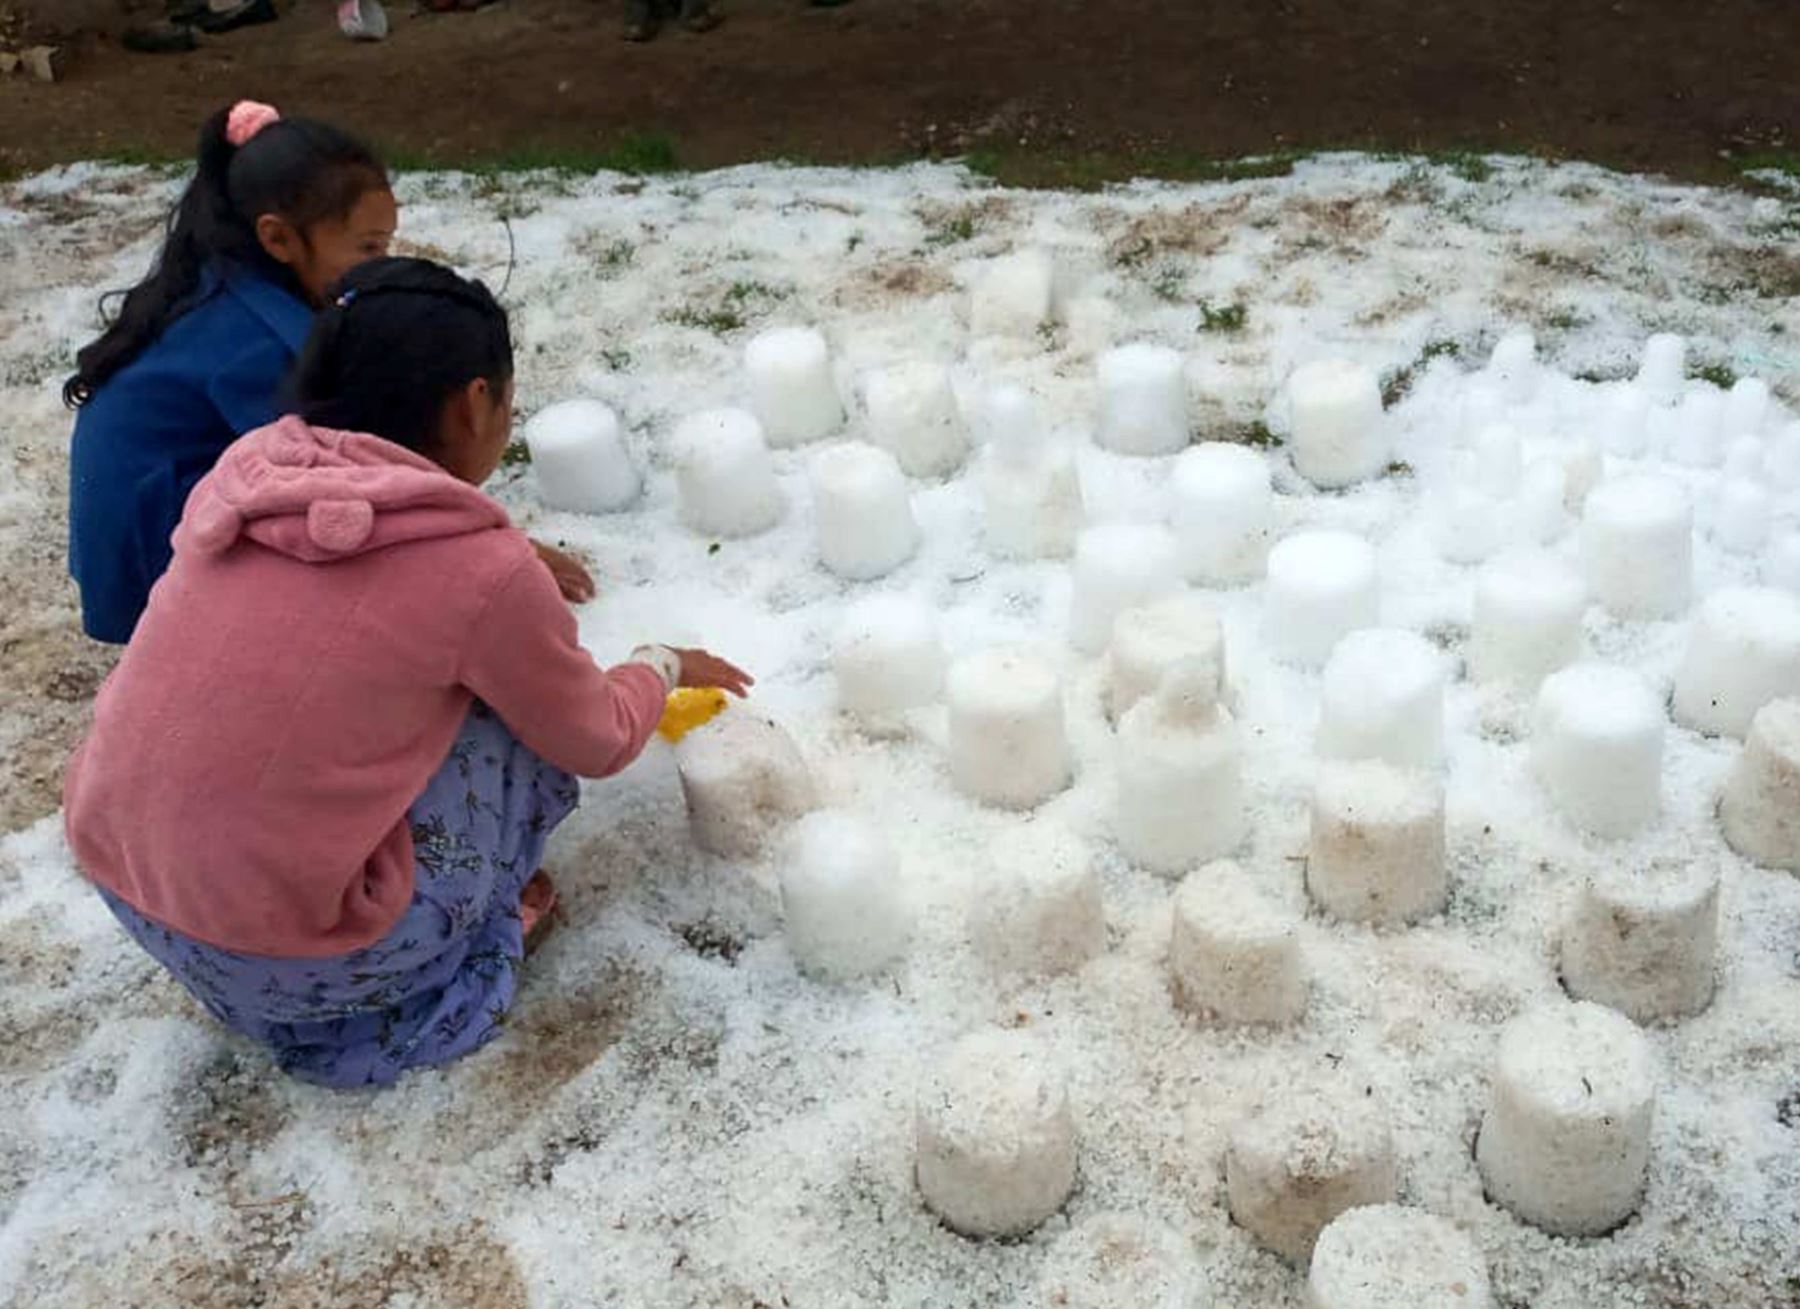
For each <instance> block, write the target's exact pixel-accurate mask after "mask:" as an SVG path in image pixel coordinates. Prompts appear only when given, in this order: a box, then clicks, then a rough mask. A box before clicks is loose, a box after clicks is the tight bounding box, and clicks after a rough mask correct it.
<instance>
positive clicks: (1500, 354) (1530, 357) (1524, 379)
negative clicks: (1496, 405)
mask: <svg viewBox="0 0 1800 1309" xmlns="http://www.w3.org/2000/svg"><path fill="white" fill-rule="evenodd" d="M1487 370H1488V374H1489V375H1490V376H1491V377H1493V378H1494V380H1495V381H1496V382H1497V383H1499V386H1500V392H1501V394H1502V395H1504V396H1505V397H1506V399H1507V400H1508V402H1509V403H1512V404H1524V403H1526V402H1527V401H1529V400H1530V399H1531V397H1532V396H1533V395H1535V394H1536V393H1537V388H1538V362H1537V338H1536V337H1535V336H1533V335H1532V334H1531V333H1530V332H1527V331H1517V332H1508V333H1507V334H1506V335H1505V336H1503V337H1501V338H1500V340H1499V341H1498V342H1497V343H1496V344H1495V346H1494V353H1493V354H1492V355H1490V356H1489V357H1488V369H1487Z"/></svg>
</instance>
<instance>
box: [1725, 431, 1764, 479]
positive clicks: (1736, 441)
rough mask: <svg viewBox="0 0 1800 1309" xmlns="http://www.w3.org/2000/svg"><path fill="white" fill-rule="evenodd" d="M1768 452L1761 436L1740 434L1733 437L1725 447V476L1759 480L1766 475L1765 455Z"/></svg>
mask: <svg viewBox="0 0 1800 1309" xmlns="http://www.w3.org/2000/svg"><path fill="white" fill-rule="evenodd" d="M1765 453H1766V450H1765V447H1764V446H1763V443H1762V438H1761V437H1756V436H1739V437H1735V438H1733V439H1732V441H1731V443H1730V444H1729V445H1727V446H1726V447H1725V476H1726V477H1728V478H1744V479H1746V480H1748V481H1752V482H1754V481H1757V480H1759V479H1761V478H1762V477H1763V476H1764V472H1765V469H1764V466H1763V456H1764V454H1765Z"/></svg>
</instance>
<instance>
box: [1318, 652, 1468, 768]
mask: <svg viewBox="0 0 1800 1309" xmlns="http://www.w3.org/2000/svg"><path fill="white" fill-rule="evenodd" d="M1446 674H1447V670H1446V668H1445V665H1444V656H1443V654H1442V653H1441V652H1440V651H1439V650H1438V648H1437V647H1436V646H1434V645H1432V644H1431V642H1429V641H1427V640H1426V639H1425V638H1424V637H1422V636H1419V635H1417V634H1416V633H1413V632H1406V631H1401V630H1399V629H1397V628H1384V627H1372V628H1366V629H1364V630H1362V631H1359V632H1352V633H1350V634H1349V635H1348V636H1346V637H1345V638H1344V639H1343V640H1341V641H1339V642H1338V643H1337V647H1336V648H1335V649H1334V650H1332V652H1331V659H1330V660H1329V661H1328V662H1327V663H1326V665H1325V675H1324V679H1323V683H1322V688H1321V692H1320V700H1319V738H1318V750H1319V753H1320V754H1321V755H1322V756H1324V757H1326V758H1328V759H1383V760H1386V761H1387V762H1388V763H1391V764H1398V765H1399V766H1401V767H1403V768H1436V767H1437V766H1438V764H1439V763H1440V762H1441V761H1442V759H1443V756H1444V682H1445V680H1446Z"/></svg>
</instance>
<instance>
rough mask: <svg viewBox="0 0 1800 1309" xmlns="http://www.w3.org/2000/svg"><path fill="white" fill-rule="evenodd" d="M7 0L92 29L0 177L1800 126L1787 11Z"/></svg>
mask: <svg viewBox="0 0 1800 1309" xmlns="http://www.w3.org/2000/svg"><path fill="white" fill-rule="evenodd" d="M130 2H132V3H140V2H141V3H148V2H149V0H130ZM12 3H13V5H14V6H15V7H18V6H21V5H22V6H25V7H26V8H30V7H31V6H32V5H36V6H37V12H38V13H39V14H40V15H41V17H40V19H39V26H40V29H44V28H46V27H47V28H54V27H56V26H58V25H59V20H60V25H61V26H63V27H65V28H70V27H79V28H86V29H88V34H87V35H83V36H79V37H76V38H75V39H74V40H73V42H72V43H71V47H70V55H71V58H70V61H69V71H68V75H67V78H66V80H65V81H63V82H62V83H59V84H57V85H54V86H44V85H40V84H36V83H33V82H30V81H29V80H28V79H26V78H24V77H19V76H15V77H11V78H7V79H4V80H0V165H3V166H10V167H12V168H15V169H16V168H19V167H30V166H35V165H42V164H46V163H50V162H56V161H62V160H67V159H72V158H85V157H92V156H97V155H108V154H146V153H147V154H152V155H173V156H181V155H183V154H185V153H186V152H187V151H188V150H189V149H190V148H191V141H192V138H193V134H194V129H195V126H196V124H197V123H198V122H199V121H200V120H201V118H202V117H203V116H204V114H205V113H206V112H207V111H209V110H210V109H212V108H214V107H215V106H217V105H218V104H219V103H220V102H222V101H224V100H227V99H230V98H232V97H236V96H241V95H256V96H261V97H264V98H268V99H272V100H275V101H278V102H280V103H281V104H283V105H285V106H288V107H289V108H290V109H295V110H299V109H305V110H307V111H310V112H313V113H317V114H328V115H330V116H331V117H333V118H336V119H339V120H342V121H344V122H347V123H352V124H355V125H357V126H358V127H360V128H362V129H364V130H365V131H367V132H368V133H369V134H370V135H371V136H373V137H374V138H375V139H376V140H378V141H379V142H381V143H382V144H383V145H385V146H387V147H388V148H389V149H391V150H393V151H395V152H396V154H397V156H399V157H403V158H415V159H419V160H429V161H433V162H439V163H460V162H465V161H470V160H488V161H493V160H500V161H505V160H516V159H521V158H529V157H531V156H533V155H537V156H540V157H562V158H568V157H580V156H581V155H583V154H593V153H598V152H602V151H605V150H607V149H609V148H616V147H617V145H618V143H619V142H621V141H622V140H625V139H626V138H628V137H631V136H634V135H641V134H643V133H647V132H648V133H654V134H656V136H657V137H658V139H659V141H663V142H666V143H668V144H670V145H672V146H673V148H674V151H675V155H676V157H677V158H678V159H679V162H680V163H682V164H683V165H687V166H695V167H707V166H712V165H718V164H726V163H737V162H742V161H745V160H751V159H764V158H769V157H773V156H791V157H800V158H806V159H811V160H817V161H821V162H843V163H868V162H880V161H885V160H890V159H895V158H902V157H913V156H917V155H921V154H934V153H936V154H957V153H961V152H963V151H967V150H977V151H982V152H984V153H989V154H992V155H997V156H998V160H997V162H998V164H999V166H1000V167H1001V168H1002V171H1003V172H1004V173H1006V174H1007V175H1010V176H1016V177H1020V178H1022V179H1025V180H1070V179H1074V180H1083V179H1090V178H1093V177H1097V176H1116V175H1120V174H1127V173H1132V172H1138V171H1142V172H1149V173H1159V174H1160V173H1172V174H1176V175H1182V174H1184V173H1188V172H1191V171H1192V169H1193V167H1194V165H1195V163H1196V161H1200V160H1218V159H1233V158H1237V157H1239V156H1242V155H1247V154H1257V153H1266V152H1282V151H1292V150H1301V149H1312V148H1318V147H1323V146H1359V147H1377V148H1384V149H1395V150H1418V151H1426V152H1438V151H1452V150H1464V149H1489V150H1508V151H1515V152H1522V153H1538V154H1546V155H1551V156H1556V157H1573V158H1583V159H1588V160H1592V161H1594V162H1597V163H1604V164H1609V165H1612V166H1615V167H1622V168H1626V169H1637V170H1653V171H1661V172H1668V173H1671V174H1674V175H1677V176H1682V177H1687V178H1692V179H1696V180H1714V181H1717V180H1724V179H1727V178H1730V177H1732V176H1735V175H1736V173H1737V171H1738V170H1739V168H1741V167H1742V166H1743V165H1744V163H1745V162H1746V161H1747V160H1749V159H1752V158H1756V157H1765V156H1771V155H1772V156H1777V157H1780V156H1785V157H1786V158H1787V159H1788V160H1789V161H1790V162H1791V161H1792V159H1793V158H1794V155H1793V151H1794V150H1795V142H1796V141H1797V140H1800V78H1796V77H1795V76H1794V75H1793V64H1792V53H1793V51H1794V50H1795V49H1797V48H1800V5H1795V4H1793V3H1791V2H1790V0H1709V2H1708V3H1705V4H1696V3H1693V0H1591V2H1587V3H1578V4H1571V3H1568V2H1567V0H1516V2H1515V3H1511V4H1505V5H1471V4H1469V3H1466V0H1359V2H1358V3H1355V4H1345V3H1343V0H1258V2H1257V3H1252V4H1244V3H1224V2H1223V0H1193V2H1192V3H1171V2H1169V0H1104V3H1096V2H1095V0H1031V2H1030V3H1026V2H1025V0H856V2H855V3H852V4H849V5H846V6H844V7H842V8H835V9H815V8H810V7H808V6H807V5H806V4H804V3H803V0H720V3H721V9H722V12H724V13H725V14H726V16H727V21H726V23H725V26H724V27H722V28H721V29H719V30H718V31H716V32H714V33H711V34H709V35H706V36H704V37H700V36H694V35H691V34H689V33H687V32H683V31H670V32H668V33H666V34H665V35H664V36H663V37H662V39H660V40H658V41H657V42H655V43H654V44H651V45H647V46H635V45H628V44H626V43H624V42H622V41H620V40H619V31H620V7H621V4H622V0H502V3H499V4H496V5H493V6H492V7H490V8H488V9H484V10H482V11H480V12H478V13H472V14H449V15H441V16H440V15H429V14H423V13H418V12H414V11H412V10H410V9H409V7H408V2H407V0H391V12H392V15H393V19H394V32H393V35H392V37H391V38H390V39H389V40H388V41H387V43H386V44H383V45H376V46H367V45H352V44H351V43H349V42H347V41H345V40H344V39H343V38H342V37H341V36H339V35H338V34H337V32H336V30H335V28H334V27H333V24H332V19H331V6H330V5H329V4H327V3H324V2H323V0H298V3H293V4H286V3H284V4H283V9H284V14H283V17H282V19H281V21H279V22H276V23H271V24H268V25H266V26H261V27H255V28H250V29H246V30H242V31H239V32H235V33H231V34H229V35H226V36H222V37H218V38H212V39H206V40H205V44H204V45H203V47H202V48H201V49H200V50H199V51H196V52H194V53H190V54H183V55H162V56H146V55H137V54H132V53H129V52H127V51H126V50H124V49H123V48H122V47H121V46H120V45H119V44H118V41H117V30H116V29H117V28H118V27H119V26H121V25H122V23H123V18H122V16H121V15H120V14H119V13H118V12H117V11H116V9H115V6H119V5H123V4H125V3H127V0H12ZM108 28H111V29H113V30H112V31H108V30H106V29H108ZM658 157H659V158H660V159H662V160H664V161H665V162H666V160H667V157H668V156H667V153H666V151H665V152H662V153H660V154H659V156H658Z"/></svg>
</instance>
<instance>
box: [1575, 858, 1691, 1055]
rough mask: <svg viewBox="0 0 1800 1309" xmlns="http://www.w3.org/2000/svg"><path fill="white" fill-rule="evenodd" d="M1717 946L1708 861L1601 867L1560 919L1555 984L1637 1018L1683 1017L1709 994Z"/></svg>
mask: <svg viewBox="0 0 1800 1309" xmlns="http://www.w3.org/2000/svg"><path fill="white" fill-rule="evenodd" d="M1718 945H1719V870H1718V866H1717V864H1716V862H1715V861H1713V860H1706V859H1688V858H1670V859H1659V860H1654V861H1652V862H1650V863H1649V864H1648V865H1647V866H1646V865H1640V864H1638V863H1637V862H1635V861H1633V862H1632V863H1630V864H1613V865H1609V866H1606V867H1603V868H1600V869H1598V870H1596V871H1595V872H1593V873H1591V874H1590V875H1589V876H1588V877H1587V878H1586V879H1585V880H1584V882H1583V884H1582V887H1581V889H1580V891H1578V892H1577V894H1576V898H1575V904H1574V908H1573V911H1572V912H1571V913H1570V914H1569V916H1568V919H1567V921H1566V922H1565V923H1564V924H1563V933H1562V977H1563V985H1564V986H1566V987H1567V988H1568V990H1569V994H1570V995H1572V996H1575V997H1576V998H1577V999H1580V1000H1592V1001H1594V1002H1595V1003H1596V1004H1603V1005H1606V1006H1607V1007H1608V1008H1611V1009H1617V1010H1618V1011H1619V1012H1620V1013H1622V1014H1624V1015H1625V1016H1626V1017H1627V1018H1631V1019H1634V1020H1636V1021H1637V1022H1640V1023H1647V1022H1652V1021H1654V1020H1656V1019H1659V1018H1685V1017H1687V1016H1688V1015H1690V1014H1697V1013H1699V1012H1700V1011H1701V1010H1702V1009H1704V1008H1706V1006H1707V1003H1708V1001H1710V1000H1711V999H1712V993H1713V971H1714V968H1715V966H1716V961H1717V956H1718Z"/></svg>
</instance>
